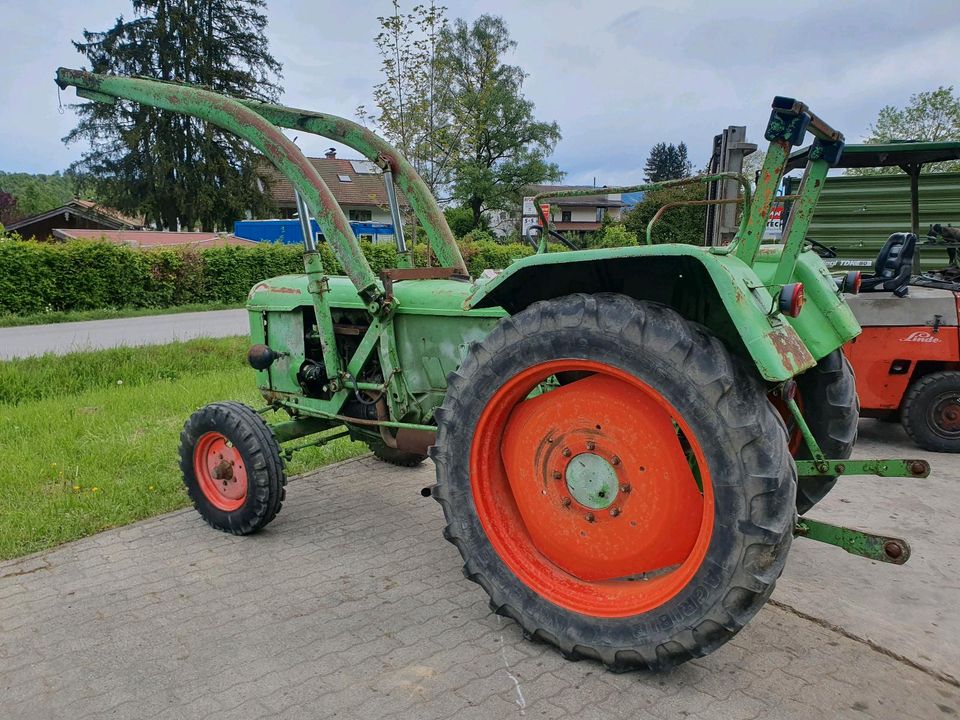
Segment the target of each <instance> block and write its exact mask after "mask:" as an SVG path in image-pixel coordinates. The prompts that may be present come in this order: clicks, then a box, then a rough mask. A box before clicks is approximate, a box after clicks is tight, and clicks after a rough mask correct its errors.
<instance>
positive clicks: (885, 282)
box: [860, 232, 917, 294]
mask: <svg viewBox="0 0 960 720" xmlns="http://www.w3.org/2000/svg"><path fill="white" fill-rule="evenodd" d="M916 254H917V236H916V235H914V234H913V233H903V232H900V233H894V234H893V235H891V236H890V237H889V238H887V241H886V242H885V243H884V244H883V247H882V248H880V253H879V254H878V255H877V262H876V265H875V266H874V274H873V275H865V276H864V277H863V280H862V283H861V285H860V292H896V293H898V294H899V292H903V290H904V288H906V287H907V285H909V284H910V276H911V275H912V274H913V259H914V256H915V255H916Z"/></svg>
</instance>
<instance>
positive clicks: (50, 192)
mask: <svg viewBox="0 0 960 720" xmlns="http://www.w3.org/2000/svg"><path fill="white" fill-rule="evenodd" d="M0 188H2V189H3V190H4V191H5V192H7V193H9V194H10V195H12V196H13V198H14V200H15V201H16V208H15V210H11V209H8V210H7V214H6V215H4V217H8V219H7V220H5V221H4V222H7V223H10V222H13V221H14V220H18V219H20V218H23V217H29V216H30V215H39V214H40V213H44V212H47V211H48V210H53V209H54V208H56V207H60V206H61V205H66V204H67V203H68V202H70V201H71V200H72V199H73V198H74V196H75V191H76V183H75V178H73V177H72V176H71V175H69V174H67V175H63V174H61V173H59V172H56V173H53V174H52V175H32V174H30V173H4V172H0Z"/></svg>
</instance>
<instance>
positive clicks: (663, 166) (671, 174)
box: [643, 142, 693, 182]
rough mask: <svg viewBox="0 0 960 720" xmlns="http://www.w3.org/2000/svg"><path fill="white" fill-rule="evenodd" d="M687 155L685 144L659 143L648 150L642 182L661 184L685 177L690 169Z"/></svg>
mask: <svg viewBox="0 0 960 720" xmlns="http://www.w3.org/2000/svg"><path fill="white" fill-rule="evenodd" d="M692 167H693V166H692V164H691V163H690V158H689V157H688V155H687V144H686V143H684V142H681V143H680V144H679V145H674V144H673V143H670V144H669V145H667V143H665V142H659V143H657V144H656V145H654V146H653V147H652V148H650V156H649V157H648V158H647V162H646V164H644V166H643V171H644V180H646V181H647V182H662V181H664V180H676V179H678V178H682V177H687V176H688V175H689V174H690V170H691V168H692Z"/></svg>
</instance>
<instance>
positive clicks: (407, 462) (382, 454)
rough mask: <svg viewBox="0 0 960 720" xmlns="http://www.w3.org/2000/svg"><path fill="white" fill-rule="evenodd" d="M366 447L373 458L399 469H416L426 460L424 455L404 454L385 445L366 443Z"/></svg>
mask: <svg viewBox="0 0 960 720" xmlns="http://www.w3.org/2000/svg"><path fill="white" fill-rule="evenodd" d="M368 447H369V448H370V450H371V451H372V452H373V455H374V457H376V458H377V459H378V460H382V461H383V462H385V463H390V464H391V465H397V466H399V467H406V468H412V467H417V466H418V465H420V464H421V463H422V462H423V461H424V460H426V459H427V456H426V455H418V454H417V453H410V452H404V451H403V450H397V449H396V448H392V447H387V446H386V445H381V444H377V443H368Z"/></svg>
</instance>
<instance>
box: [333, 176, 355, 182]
mask: <svg viewBox="0 0 960 720" xmlns="http://www.w3.org/2000/svg"><path fill="white" fill-rule="evenodd" d="M337 177H338V178H339V179H340V182H353V178H352V177H350V176H349V175H337Z"/></svg>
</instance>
